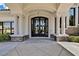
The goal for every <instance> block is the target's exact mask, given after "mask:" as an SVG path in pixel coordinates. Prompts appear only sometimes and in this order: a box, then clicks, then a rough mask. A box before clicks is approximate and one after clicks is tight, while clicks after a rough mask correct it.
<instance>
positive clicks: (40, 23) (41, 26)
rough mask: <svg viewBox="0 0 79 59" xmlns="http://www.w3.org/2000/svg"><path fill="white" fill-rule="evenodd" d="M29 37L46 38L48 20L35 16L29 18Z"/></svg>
mask: <svg viewBox="0 0 79 59" xmlns="http://www.w3.org/2000/svg"><path fill="white" fill-rule="evenodd" d="M31 37H48V18H47V17H42V16H37V17H33V18H31Z"/></svg>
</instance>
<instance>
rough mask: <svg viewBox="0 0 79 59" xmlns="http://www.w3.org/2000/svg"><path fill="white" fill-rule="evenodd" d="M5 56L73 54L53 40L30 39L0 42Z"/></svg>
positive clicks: (0, 49) (2, 53)
mask: <svg viewBox="0 0 79 59" xmlns="http://www.w3.org/2000/svg"><path fill="white" fill-rule="evenodd" d="M0 55H4V56H71V55H72V54H71V53H70V52H68V51H67V50H65V49H64V48H63V47H61V46H60V45H59V44H58V43H57V42H55V41H52V40H44V39H43V40H42V39H39V40H36V39H33V40H32V39H28V40H26V41H24V42H8V43H3V44H1V43H0Z"/></svg>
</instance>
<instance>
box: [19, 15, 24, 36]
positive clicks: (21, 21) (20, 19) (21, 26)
mask: <svg viewBox="0 0 79 59" xmlns="http://www.w3.org/2000/svg"><path fill="white" fill-rule="evenodd" d="M19 34H20V35H22V34H23V18H22V16H19Z"/></svg>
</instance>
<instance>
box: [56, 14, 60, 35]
mask: <svg viewBox="0 0 79 59" xmlns="http://www.w3.org/2000/svg"><path fill="white" fill-rule="evenodd" d="M56 24H57V25H56V34H57V35H59V34H60V17H59V16H58V17H57V22H56Z"/></svg>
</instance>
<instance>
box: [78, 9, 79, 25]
mask: <svg viewBox="0 0 79 59" xmlns="http://www.w3.org/2000/svg"><path fill="white" fill-rule="evenodd" d="M78 24H79V7H78Z"/></svg>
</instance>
